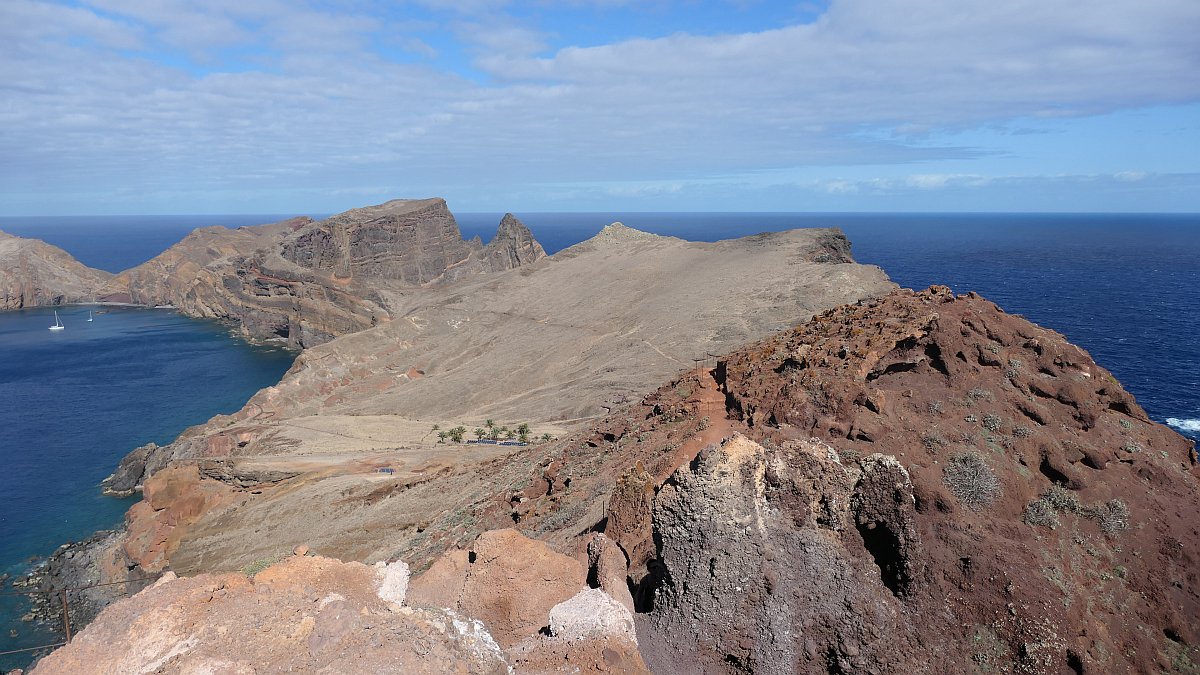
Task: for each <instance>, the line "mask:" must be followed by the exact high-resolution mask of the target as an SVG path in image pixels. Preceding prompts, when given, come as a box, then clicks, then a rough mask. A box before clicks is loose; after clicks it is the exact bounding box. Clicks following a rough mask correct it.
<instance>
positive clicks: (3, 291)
mask: <svg viewBox="0 0 1200 675" xmlns="http://www.w3.org/2000/svg"><path fill="white" fill-rule="evenodd" d="M111 278H112V274H111V273H109V272H105V271H103V270H97V269H92V268H91V267H88V266H86V265H84V264H83V263H81V262H79V261H78V260H76V259H75V258H72V257H71V255H70V254H69V253H67V252H66V251H64V250H62V249H61V248H58V247H57V246H51V245H50V244H47V243H45V242H42V241H38V240H37V239H25V238H22V237H17V236H13V235H11V234H8V233H7V232H0V310H11V309H23V308H26V307H45V306H51V305H64V304H71V303H80V302H94V301H95V299H96V294H97V293H98V292H99V289H100V288H101V287H102V286H104V284H105V283H107V282H108V281H109V280H110V279H111Z"/></svg>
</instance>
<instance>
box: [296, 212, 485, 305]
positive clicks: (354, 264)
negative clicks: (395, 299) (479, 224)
mask: <svg viewBox="0 0 1200 675" xmlns="http://www.w3.org/2000/svg"><path fill="white" fill-rule="evenodd" d="M471 252H472V249H471V246H470V245H469V244H468V243H467V242H466V241H464V240H463V238H462V233H461V232H459V229H458V223H456V222H455V220H454V216H453V215H452V214H451V213H450V210H449V209H448V208H447V207H446V202H445V200H443V199H421V200H403V199H395V200H392V201H390V202H387V203H385V204H380V205H378V206H370V207H366V208H361V209H352V210H350V211H346V212H345V213H340V214H338V215H336V216H333V217H331V218H328V219H326V220H323V221H321V222H318V223H313V224H312V225H311V226H309V227H307V228H305V229H304V230H302V231H300V232H297V233H296V234H295V235H293V236H292V237H289V238H288V239H287V240H286V241H285V242H283V245H282V247H281V249H280V254H281V255H282V256H283V258H284V259H286V260H289V261H291V262H293V263H295V264H297V265H300V266H302V267H307V268H309V269H313V270H318V271H321V272H327V273H329V274H332V275H333V276H334V277H335V278H338V279H350V278H360V279H361V278H379V279H390V280H396V281H400V282H402V283H404V284H407V285H410V286H418V285H421V284H425V283H428V282H430V281H433V280H434V279H437V278H438V277H440V276H441V275H442V273H443V272H445V271H446V269H447V268H449V267H451V266H453V265H455V264H457V263H459V262H462V261H463V260H465V259H466V258H467V257H468V256H470V255H471Z"/></svg>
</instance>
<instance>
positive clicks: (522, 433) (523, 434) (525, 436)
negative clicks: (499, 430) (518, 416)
mask: <svg viewBox="0 0 1200 675" xmlns="http://www.w3.org/2000/svg"><path fill="white" fill-rule="evenodd" d="M517 436H519V437H520V439H521V442H522V443H528V442H529V423H528V422H521V424H520V425H518V426H517Z"/></svg>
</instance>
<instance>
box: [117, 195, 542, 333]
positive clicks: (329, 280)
mask: <svg viewBox="0 0 1200 675" xmlns="http://www.w3.org/2000/svg"><path fill="white" fill-rule="evenodd" d="M544 255H545V252H544V251H542V248H541V246H540V245H538V244H537V242H536V241H534V240H533V237H532V235H531V234H530V233H529V230H528V229H527V228H525V226H524V225H522V224H521V223H520V222H519V221H517V220H516V219H515V218H511V216H509V217H507V218H506V219H505V221H503V222H502V223H501V226H500V231H499V232H498V233H497V236H496V239H495V240H494V241H493V242H492V243H491V244H489V245H488V246H487V247H483V246H482V245H481V244H479V243H478V242H467V241H464V240H463V238H462V234H461V233H460V232H459V229H458V224H457V223H456V222H455V220H454V216H453V215H452V214H451V213H450V211H449V209H448V208H447V207H446V202H445V201H444V200H442V199H424V200H393V201H390V202H387V203H385V204H380V205H377V206H369V207H364V208H359V209H352V210H350V211H346V212H344V213H340V214H338V215H335V216H332V217H330V218H327V219H325V220H322V221H313V220H311V219H308V218H294V219H291V220H287V221H283V222H280V223H274V224H270V225H258V226H254V227H242V228H238V229H236V230H230V229H227V228H222V227H211V228H202V229H200V230H196V231H195V232H193V233H191V234H190V235H188V236H187V237H186V238H185V239H184V240H183V241H181V242H180V243H179V244H176V245H175V246H173V247H171V248H170V249H169V250H167V251H166V252H164V253H163V254H161V255H159V256H158V257H156V258H154V259H153V260H150V261H149V262H147V263H145V264H143V265H140V266H138V267H136V268H134V269H132V270H127V271H126V272H123V273H121V274H120V275H119V276H118V277H117V278H115V279H113V280H112V281H111V282H110V283H108V284H107V285H106V287H105V290H104V292H103V294H102V297H103V298H104V299H106V300H110V301H126V302H136V303H141V304H149V305H161V304H169V305H173V306H175V307H177V308H178V309H179V311H181V312H183V313H185V314H187V315H189V316H199V317H211V318H219V319H227V320H231V321H236V322H238V324H239V326H240V328H241V331H242V333H243V334H244V335H245V336H247V337H249V338H251V339H259V340H267V339H278V340H286V341H287V343H288V344H289V345H290V346H293V347H311V346H314V345H318V344H321V343H324V342H328V341H329V340H330V339H332V338H334V337H336V336H338V335H345V334H347V333H353V332H356V331H360V330H363V329H366V328H370V327H371V326H374V325H377V324H379V323H380V322H384V321H387V320H389V319H390V318H391V317H392V315H393V312H394V309H395V308H394V302H393V297H394V296H396V295H402V294H404V293H405V292H407V291H410V290H411V289H413V288H418V287H420V286H422V285H426V284H438V283H448V282H451V281H459V280H462V279H465V278H468V277H470V276H473V275H477V274H482V273H487V272H499V271H504V270H508V269H512V268H513V267H516V266H519V265H523V264H524V265H527V264H530V263H532V262H534V261H535V260H537V259H538V258H540V257H543V256H544Z"/></svg>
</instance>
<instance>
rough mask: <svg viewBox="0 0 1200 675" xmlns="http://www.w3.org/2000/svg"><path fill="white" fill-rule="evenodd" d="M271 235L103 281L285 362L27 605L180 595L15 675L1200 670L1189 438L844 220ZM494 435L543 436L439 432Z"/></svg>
mask: <svg viewBox="0 0 1200 675" xmlns="http://www.w3.org/2000/svg"><path fill="white" fill-rule="evenodd" d="M260 228H261V229H256V228H242V229H240V230H224V231H222V230H220V229H217V228H207V229H206V230H200V231H197V232H196V233H193V234H192V235H190V236H189V237H188V238H187V239H185V240H184V242H181V244H179V245H177V246H176V247H173V248H172V249H171V250H170V251H168V252H166V253H164V254H163V255H162V256H159V258H156V259H155V260H152V261H150V263H147V264H146V265H143V266H141V267H139V268H136V269H135V270H131V271H129V272H126V273H123V274H122V275H119V276H118V277H117V278H115V279H112V280H109V281H108V282H107V288H109V289H110V291H111V294H110V295H107V296H106V297H108V298H110V299H117V298H124V299H127V300H129V301H134V302H145V303H148V304H149V303H153V304H165V303H166V302H169V303H170V304H174V305H175V306H177V307H179V308H180V310H181V311H184V312H187V313H191V314H194V315H198V316H216V317H221V318H224V319H227V320H230V321H233V322H236V324H237V325H238V326H239V327H240V329H241V330H242V332H243V334H245V335H247V337H251V338H259V339H261V338H269V337H276V338H279V339H286V340H287V341H288V342H289V343H291V344H293V345H295V346H299V347H304V348H305V349H304V351H303V352H302V353H301V354H300V355H299V357H298V358H297V361H296V364H295V365H294V366H293V368H292V369H291V370H290V371H289V372H288V373H287V374H286V375H285V376H284V378H283V380H282V381H281V382H280V383H279V384H278V385H276V386H274V387H269V388H267V389H265V390H263V391H261V392H260V393H259V394H257V395H256V396H255V397H254V398H252V399H251V400H250V401H249V402H248V403H247V405H246V406H245V407H244V408H243V409H242V410H241V411H239V412H238V413H235V414H234V415H230V416H219V417H217V418H214V419H212V420H210V421H209V422H208V423H206V424H203V425H200V426H197V427H193V428H192V429H189V430H188V431H187V432H185V433H184V434H183V435H182V436H181V437H180V438H179V439H178V440H177V441H175V442H174V443H172V444H171V445H169V446H166V447H162V448H159V447H153V446H148V447H145V448H139V449H138V450H136V451H134V452H133V453H131V454H130V456H129V457H127V458H126V460H125V461H124V462H123V463H122V466H121V468H120V470H119V471H118V472H117V473H116V474H114V476H113V477H112V478H111V479H110V480H109V481H108V487H109V489H111V490H113V491H115V492H123V491H129V490H135V489H140V490H141V491H142V493H143V497H144V499H143V500H142V501H141V502H140V503H138V504H137V505H135V506H134V507H133V508H132V509H131V510H130V512H129V514H128V515H127V518H126V523H125V525H124V527H123V528H121V529H120V530H118V531H116V532H113V533H108V534H105V535H102V536H98V537H96V538H94V539H93V540H91V541H90V542H88V543H87V544H86V545H84V546H77V547H71V548H70V549H69V550H67V551H64V552H63V553H61V554H60V555H57V556H56V557H55V559H54V560H52V562H51V565H50V566H49V569H50V572H49V573H48V574H47V577H46V579H45V580H44V581H43V583H44V584H47V585H49V584H52V583H59V584H66V585H74V584H73V582H76V583H77V582H78V580H80V579H87V580H88V581H90V582H92V583H96V582H104V583H108V582H114V581H122V580H127V579H153V578H159V577H161V578H160V579H159V581H158V582H157V583H155V584H154V585H153V586H152V587H150V588H148V589H147V590H145V591H142V592H140V593H138V594H137V595H135V596H133V597H132V598H128V599H123V600H120V601H117V602H115V603H113V604H111V605H109V606H108V607H107V609H104V610H103V611H102V612H100V614H99V616H98V618H97V619H96V620H95V621H94V622H93V623H92V624H91V625H90V626H89V627H88V628H86V629H85V630H83V631H82V633H80V635H79V636H78V637H77V638H76V639H75V640H74V641H72V643H71V644H70V645H68V646H66V647H63V648H61V649H59V650H58V651H57V652H55V653H54V654H52V655H51V656H49V657H47V658H46V659H44V660H43V661H42V662H41V663H40V664H39V666H38V667H37V669H36V670H35V672H39V673H41V672H45V673H57V672H77V669H78V668H79V667H82V664H106V665H105V666H104V668H105V669H107V670H117V669H126V670H131V671H140V670H157V671H159V672H199V671H204V672H215V671H222V670H224V671H230V672H255V671H256V669H262V668H266V669H276V670H283V669H287V668H293V669H299V670H309V671H318V670H321V669H324V670H326V671H328V672H335V671H346V670H360V671H363V670H368V671H372V672H422V671H423V672H445V671H446V670H460V671H463V672H492V671H495V672H507V671H509V669H510V668H511V669H514V670H515V671H516V672H601V671H615V672H647V671H653V672H730V673H735V672H761V673H776V672H778V673H784V672H787V673H792V672H804V673H809V672H811V673H835V672H836V673H849V672H874V673H902V672H946V673H961V672H1028V673H1057V672H1075V673H1084V672H1087V673H1103V672H1156V671H1167V672H1188V671H1189V669H1194V668H1195V665H1194V664H1196V663H1200V654H1198V653H1197V649H1196V644H1197V640H1200V634H1197V633H1196V625H1197V617H1200V589H1198V586H1197V579H1196V576H1195V571H1194V567H1195V563H1196V561H1197V559H1198V556H1200V548H1198V545H1197V542H1198V541H1200V525H1197V524H1195V522H1196V521H1195V514H1196V513H1197V512H1200V482H1198V481H1200V468H1198V467H1197V457H1196V451H1195V448H1194V444H1193V443H1192V442H1191V441H1188V440H1186V439H1184V438H1183V437H1181V436H1179V435H1178V434H1176V433H1175V432H1173V431H1171V430H1170V429H1168V428H1166V427H1164V426H1162V425H1159V424H1156V423H1154V422H1153V421H1151V420H1150V419H1149V418H1148V417H1147V415H1146V414H1145V412H1144V411H1143V410H1142V409H1141V408H1140V407H1139V406H1138V405H1137V403H1136V401H1135V400H1134V399H1133V397H1132V396H1131V395H1130V394H1129V393H1128V392H1125V391H1124V389H1122V387H1121V385H1120V384H1119V383H1118V382H1117V381H1116V379H1115V378H1114V377H1113V376H1112V375H1111V373H1109V372H1108V371H1106V370H1104V369H1103V368H1102V367H1101V366H1099V365H1097V364H1096V363H1095V362H1094V361H1093V360H1092V359H1091V357H1090V356H1089V355H1088V354H1087V353H1086V352H1085V351H1084V350H1082V349H1080V348H1078V347H1076V346H1074V345H1071V344H1070V343H1068V342H1067V341H1066V340H1065V339H1064V338H1063V336H1061V335H1059V334H1057V333H1055V332H1053V331H1051V330H1048V329H1045V328H1042V327H1040V326H1036V325H1034V324H1032V323H1030V322H1028V321H1026V320H1024V319H1022V318H1020V317H1018V316H1014V315H1009V314H1006V313H1005V312H1004V311H1003V310H1001V309H1000V308H999V307H997V306H996V305H994V304H992V303H990V302H988V301H986V300H984V299H983V298H980V297H978V296H975V295H964V296H955V295H953V294H952V293H951V292H950V291H949V290H948V289H945V288H940V287H934V288H931V289H928V290H925V291H921V292H914V291H910V290H903V289H896V288H895V286H894V285H893V284H891V283H890V282H889V281H888V280H887V278H886V276H885V275H884V274H883V273H882V271H880V270H879V269H878V268H874V267H870V266H864V265H859V264H857V263H855V262H853V258H852V257H851V255H850V246H849V242H847V241H846V239H845V237H844V236H843V235H842V234H841V233H840V232H839V231H837V230H797V231H791V232H783V233H776V234H765V235H757V236H754V237H748V238H744V239H738V240H730V241H723V242H717V243H712V244H705V243H693V242H686V241H682V240H678V239H672V238H668V237H659V236H655V235H650V234H647V233H643V232H638V231H636V230H632V229H630V228H627V227H624V226H622V225H619V224H614V225H612V226H610V227H608V228H605V229H604V231H602V232H601V233H600V234H598V235H597V236H596V237H594V238H592V239H590V240H588V241H586V242H584V243H582V244H579V245H577V246H574V247H572V248H570V249H566V250H564V251H561V252H559V253H558V254H556V255H554V256H545V254H544V251H542V249H541V247H540V246H539V245H537V243H536V241H535V240H534V239H533V237H532V235H531V234H530V233H529V231H528V229H527V228H525V227H524V226H523V225H521V224H520V223H519V221H517V220H516V219H515V218H512V217H511V216H506V217H505V219H504V220H503V221H502V223H501V224H500V227H499V231H498V233H497V236H496V238H495V239H494V240H493V241H492V242H491V243H489V244H487V245H484V244H483V243H482V242H480V241H478V240H475V241H472V242H467V241H463V240H462V237H461V235H460V234H458V230H457V226H456V225H455V224H454V221H453V216H451V215H449V212H448V211H446V210H445V203H444V202H442V201H441V200H421V201H397V202H389V203H388V204H384V205H380V206H377V207H368V208H366V209H356V210H354V211H350V212H347V213H345V214H340V215H339V216H334V217H333V218H330V219H328V220H325V221H320V222H314V221H309V220H306V219H297V220H292V221H285V222H284V223H277V224H274V225H266V226H260ZM250 248H253V250H252V251H251V250H247V249H250ZM122 293H124V294H126V295H121V294H122ZM491 419H500V420H505V421H509V420H525V421H528V422H531V423H532V424H533V426H534V427H541V428H549V429H554V431H555V435H557V436H559V438H558V439H557V440H553V441H550V442H546V443H541V444H537V445H531V446H520V447H504V446H465V445H454V444H451V445H446V444H440V443H436V442H435V440H434V439H432V438H430V437H429V429H430V428H431V424H434V423H438V422H445V421H448V420H456V421H461V422H467V423H471V424H481V425H482V424H483V423H484V420H491ZM339 561H343V562H339ZM119 595H120V594H119V593H106V592H90V593H89V596H88V597H87V598H80V597H73V601H75V602H81V601H92V602H93V603H95V604H94V606H96V607H99V606H102V605H104V604H107V603H109V602H111V601H112V600H114V599H116V598H117V596H119ZM83 604H86V602H84V603H83ZM235 643H236V645H237V649H235V648H234V645H235ZM116 645H119V646H116ZM237 652H240V653H237Z"/></svg>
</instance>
